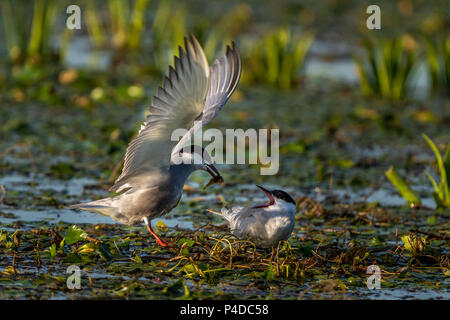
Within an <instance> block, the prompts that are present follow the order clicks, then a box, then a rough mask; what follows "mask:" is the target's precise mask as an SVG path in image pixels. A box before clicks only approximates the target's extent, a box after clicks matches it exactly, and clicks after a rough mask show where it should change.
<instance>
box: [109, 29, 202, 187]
mask: <svg viewBox="0 0 450 320" xmlns="http://www.w3.org/2000/svg"><path fill="white" fill-rule="evenodd" d="M184 44H185V50H183V48H181V47H179V57H175V58H174V59H175V68H172V67H169V76H168V77H167V76H166V77H165V78H164V84H163V86H162V87H159V89H158V94H157V95H156V96H154V97H153V101H152V105H151V106H150V108H149V111H150V114H149V115H148V116H147V119H146V121H145V122H144V124H143V125H142V126H141V130H140V131H139V133H138V135H137V137H136V138H135V139H134V140H133V141H131V143H130V144H129V146H128V148H127V152H126V155H125V160H124V165H123V169H122V174H121V175H120V176H119V178H118V179H117V180H116V182H115V184H114V186H113V187H112V188H111V190H113V191H120V190H122V189H123V188H125V187H128V186H137V185H140V184H148V182H149V181H148V179H149V177H151V176H152V174H153V177H155V175H158V174H159V173H161V172H162V171H164V170H166V169H168V168H169V165H170V155H171V151H172V148H173V146H174V145H175V144H176V142H174V141H171V135H172V132H173V131H174V130H175V129H178V128H185V129H189V128H191V127H192V125H193V123H194V120H195V119H197V118H200V117H201V115H202V111H203V109H204V105H205V100H206V97H207V93H208V87H209V83H208V81H209V80H208V79H209V72H210V71H209V66H208V61H207V59H206V56H205V54H204V52H203V50H202V48H201V46H200V44H199V43H198V41H197V39H195V37H194V36H193V35H192V34H191V35H190V36H189V39H186V38H185V41H184Z"/></svg>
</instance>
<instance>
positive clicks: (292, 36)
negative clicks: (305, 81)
mask: <svg viewBox="0 0 450 320" xmlns="http://www.w3.org/2000/svg"><path fill="white" fill-rule="evenodd" d="M313 40H314V35H313V34H312V33H303V34H300V33H296V32H293V31H291V30H289V29H288V28H280V29H279V30H277V31H273V32H269V33H268V34H267V35H265V36H263V37H262V38H261V39H259V40H257V41H256V42H255V43H254V44H253V46H252V48H251V49H250V54H248V56H247V58H244V59H245V60H246V61H245V65H246V66H247V68H246V72H245V74H244V75H243V76H244V77H245V78H246V80H247V81H249V82H253V81H255V82H259V83H266V84H270V85H273V86H275V87H277V88H281V89H289V88H291V87H292V86H293V85H294V84H295V82H296V81H297V80H298V76H299V72H300V71H301V69H302V67H303V65H304V62H305V58H306V55H307V53H308V50H309V48H310V46H311V44H312V42H313Z"/></svg>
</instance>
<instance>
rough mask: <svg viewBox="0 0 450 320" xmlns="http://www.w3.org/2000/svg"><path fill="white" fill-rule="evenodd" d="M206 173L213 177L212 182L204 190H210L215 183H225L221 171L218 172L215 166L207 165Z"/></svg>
mask: <svg viewBox="0 0 450 320" xmlns="http://www.w3.org/2000/svg"><path fill="white" fill-rule="evenodd" d="M206 171H207V172H208V173H209V174H210V175H211V177H212V178H211V180H209V182H208V184H207V185H206V186H204V187H203V188H204V189H206V188H208V187H209V186H210V185H212V184H214V183H223V178H222V176H221V175H220V173H219V170H217V169H216V167H214V165H212V164H206Z"/></svg>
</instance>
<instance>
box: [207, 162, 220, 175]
mask: <svg viewBox="0 0 450 320" xmlns="http://www.w3.org/2000/svg"><path fill="white" fill-rule="evenodd" d="M206 171H208V173H209V174H210V175H211V176H212V177H216V176H220V173H219V170H217V169H216V167H214V165H213V164H206Z"/></svg>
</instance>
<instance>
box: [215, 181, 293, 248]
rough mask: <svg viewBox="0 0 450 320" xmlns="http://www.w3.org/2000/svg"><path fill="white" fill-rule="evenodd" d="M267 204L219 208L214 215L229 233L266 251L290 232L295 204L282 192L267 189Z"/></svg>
mask: <svg viewBox="0 0 450 320" xmlns="http://www.w3.org/2000/svg"><path fill="white" fill-rule="evenodd" d="M257 187H258V188H260V189H261V190H262V191H264V192H265V194H266V195H267V197H268V198H269V202H268V203H266V204H263V205H256V206H253V207H248V208H244V207H233V208H231V209H227V208H223V209H222V211H221V212H215V211H212V210H210V212H213V213H216V214H218V215H220V216H221V217H223V218H224V219H225V220H227V222H228V225H229V227H230V231H231V233H232V234H234V235H235V236H236V237H238V238H239V239H249V240H251V241H253V242H254V243H255V245H257V246H258V247H262V248H270V247H274V246H276V245H277V244H278V243H279V242H280V241H281V240H287V239H288V238H289V237H290V235H291V233H292V230H293V229H294V225H295V220H294V215H295V211H296V209H295V201H294V199H292V197H291V196H290V195H289V194H288V193H286V192H284V191H282V190H271V191H269V190H267V189H265V188H263V187H261V186H257Z"/></svg>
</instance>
